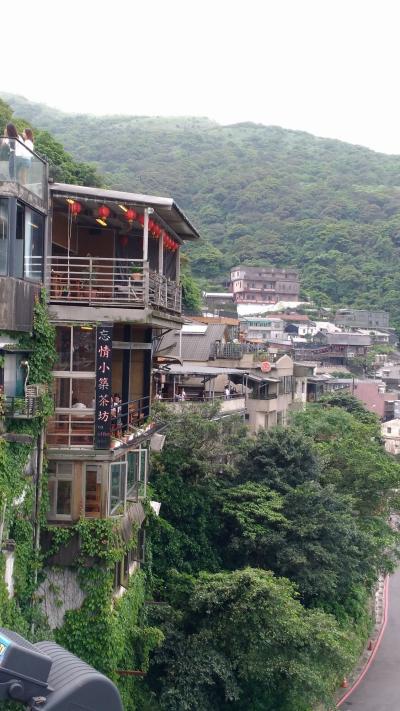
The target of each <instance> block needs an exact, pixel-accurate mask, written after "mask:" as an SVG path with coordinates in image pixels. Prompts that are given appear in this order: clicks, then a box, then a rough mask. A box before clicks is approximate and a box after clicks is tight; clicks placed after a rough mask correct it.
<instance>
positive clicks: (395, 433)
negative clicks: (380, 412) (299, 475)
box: [381, 418, 400, 454]
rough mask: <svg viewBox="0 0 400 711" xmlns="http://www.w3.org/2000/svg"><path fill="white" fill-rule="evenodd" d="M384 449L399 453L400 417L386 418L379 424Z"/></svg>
mask: <svg viewBox="0 0 400 711" xmlns="http://www.w3.org/2000/svg"><path fill="white" fill-rule="evenodd" d="M381 434H382V438H383V440H384V442H385V449H386V451H387V452H389V453H390V454H400V418H396V419H394V420H388V422H384V423H383V424H382V425H381Z"/></svg>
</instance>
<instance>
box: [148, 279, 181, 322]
mask: <svg viewBox="0 0 400 711" xmlns="http://www.w3.org/2000/svg"><path fill="white" fill-rule="evenodd" d="M149 302H150V304H153V305H154V306H161V307H162V308H165V309H169V310H170V311H175V312H177V313H180V312H181V310H182V289H181V287H180V286H179V284H177V283H176V282H174V281H171V280H170V279H168V278H167V277H165V276H163V275H162V274H157V273H156V272H150V273H149Z"/></svg>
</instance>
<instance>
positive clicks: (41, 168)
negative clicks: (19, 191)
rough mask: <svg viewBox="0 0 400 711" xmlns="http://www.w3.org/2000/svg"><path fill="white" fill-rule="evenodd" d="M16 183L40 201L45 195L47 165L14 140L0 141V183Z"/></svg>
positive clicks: (4, 139)
mask: <svg viewBox="0 0 400 711" xmlns="http://www.w3.org/2000/svg"><path fill="white" fill-rule="evenodd" d="M1 182H6V183H17V184H19V185H22V186H23V187H24V188H26V189H27V190H29V192H31V193H33V194H34V195H36V196H37V197H38V198H39V199H40V200H41V201H44V200H45V199H46V195H47V164H46V162H45V161H44V160H43V159H42V158H40V157H39V156H38V155H37V154H36V153H34V152H33V151H31V150H30V149H29V148H28V147H27V146H26V145H25V144H24V142H23V141H20V140H18V139H16V138H1V139H0V183H1Z"/></svg>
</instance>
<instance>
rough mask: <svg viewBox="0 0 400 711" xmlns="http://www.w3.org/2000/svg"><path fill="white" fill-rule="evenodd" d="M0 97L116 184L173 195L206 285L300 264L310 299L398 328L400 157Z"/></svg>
mask: <svg viewBox="0 0 400 711" xmlns="http://www.w3.org/2000/svg"><path fill="white" fill-rule="evenodd" d="M3 96H4V98H6V100H8V102H9V103H10V104H11V105H12V106H13V108H14V109H15V111H16V113H17V114H18V115H19V116H24V117H26V118H27V119H29V120H31V121H32V122H33V123H34V124H35V125H36V126H40V127H41V128H43V129H47V130H49V131H51V133H52V134H53V135H54V136H55V137H56V138H57V139H58V140H60V141H61V142H62V143H63V144H64V146H65V148H66V149H67V150H69V151H70V152H71V153H72V155H73V156H75V157H77V158H79V159H80V160H84V161H89V162H94V163H96V165H97V166H98V168H99V170H100V172H101V173H102V174H103V175H104V176H105V179H106V182H107V184H108V185H109V186H112V187H116V188H122V187H123V188H124V189H128V190H130V189H132V190H137V191H141V192H145V191H148V192H152V193H158V194H162V193H168V194H169V193H170V194H172V195H173V196H174V197H175V198H176V199H177V201H178V202H179V203H180V204H181V206H182V207H183V209H184V210H185V211H186V212H187V214H188V215H189V216H190V217H191V219H192V220H193V221H194V222H195V224H196V225H197V226H198V227H199V228H200V230H201V232H202V234H203V235H204V241H203V243H202V244H201V245H196V246H195V247H193V248H192V254H191V257H192V260H193V261H192V265H193V270H194V273H195V274H196V275H197V276H198V277H200V278H201V279H202V280H203V282H204V284H206V283H207V284H208V285H209V286H213V287H217V288H218V287H222V286H223V283H224V280H225V279H226V278H227V277H228V271H229V268H230V266H232V265H233V264H234V263H237V262H248V263H257V262H258V263H270V264H273V265H277V266H281V265H282V266H283V265H291V266H293V265H295V266H297V267H298V268H299V269H300V270H301V275H302V285H303V292H304V294H307V295H309V296H310V297H312V298H314V299H316V300H317V301H320V302H321V303H334V304H341V305H351V304H352V305H358V306H374V307H381V308H382V307H384V308H387V309H389V310H390V311H391V314H392V317H393V319H394V320H397V321H398V322H399V323H400V317H399V316H397V314H398V313H399V314H400V271H399V266H400V156H388V155H383V154H379V153H375V152H373V151H371V150H368V149H366V148H363V147H360V146H352V145H349V144H346V143H342V142H340V141H333V140H328V139H321V138H316V137H314V136H312V135H309V134H306V133H302V132H297V131H289V130H285V129H281V128H278V127H273V126H272V127H271V126H262V125H256V124H251V123H242V124H236V125H233V126H220V125H218V124H216V123H213V122H212V121H209V120H208V119H196V118H157V117H156V118H147V117H130V116H104V117H94V116H87V115H68V114H64V113H61V112H59V111H55V110H53V109H50V108H48V107H46V106H43V105H39V104H33V103H31V102H28V101H26V100H25V99H23V98H21V97H12V96H10V95H3ZM110 108H112V106H111V107H110Z"/></svg>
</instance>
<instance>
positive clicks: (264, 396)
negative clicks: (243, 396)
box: [249, 390, 278, 400]
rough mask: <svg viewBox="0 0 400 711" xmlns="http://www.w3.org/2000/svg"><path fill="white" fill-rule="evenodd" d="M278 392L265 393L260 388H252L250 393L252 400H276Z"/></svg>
mask: <svg viewBox="0 0 400 711" xmlns="http://www.w3.org/2000/svg"><path fill="white" fill-rule="evenodd" d="M277 397H278V395H277V393H263V392H259V391H258V390H252V391H251V393H250V394H249V398H250V400H276V399H277Z"/></svg>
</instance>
